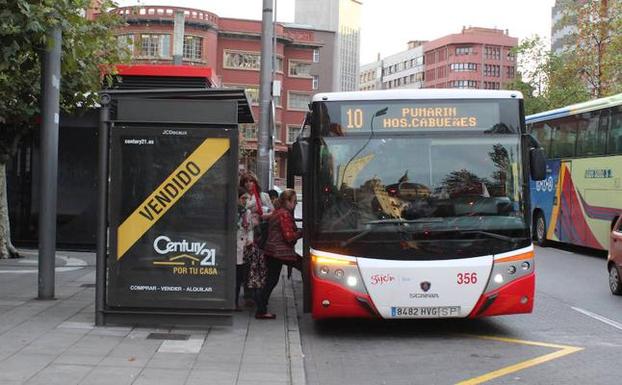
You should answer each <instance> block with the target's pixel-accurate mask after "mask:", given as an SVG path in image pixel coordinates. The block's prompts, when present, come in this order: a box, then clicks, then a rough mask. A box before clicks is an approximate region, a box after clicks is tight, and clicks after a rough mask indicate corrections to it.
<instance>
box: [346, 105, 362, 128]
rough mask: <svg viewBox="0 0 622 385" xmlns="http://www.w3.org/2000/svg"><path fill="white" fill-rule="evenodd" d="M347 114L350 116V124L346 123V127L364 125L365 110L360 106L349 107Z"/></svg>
mask: <svg viewBox="0 0 622 385" xmlns="http://www.w3.org/2000/svg"><path fill="white" fill-rule="evenodd" d="M346 115H347V117H348V124H347V125H346V128H361V127H363V110H361V109H360V108H348V110H347V111H346Z"/></svg>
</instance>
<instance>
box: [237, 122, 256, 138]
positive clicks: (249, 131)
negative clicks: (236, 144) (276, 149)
mask: <svg viewBox="0 0 622 385" xmlns="http://www.w3.org/2000/svg"><path fill="white" fill-rule="evenodd" d="M240 133H241V134H242V137H243V138H244V139H246V140H257V124H255V123H251V124H240Z"/></svg>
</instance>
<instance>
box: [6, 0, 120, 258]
mask: <svg viewBox="0 0 622 385" xmlns="http://www.w3.org/2000/svg"><path fill="white" fill-rule="evenodd" d="M90 1H91V0H40V1H37V2H33V1H28V0H0V20H2V22H1V23H0V258H7V257H9V256H16V255H17V253H16V250H15V248H14V247H13V246H12V245H11V242H10V232H9V219H8V207H7V197H6V164H7V162H8V161H9V160H10V158H11V156H13V155H14V153H15V151H16V149H17V146H18V144H19V141H20V139H21V138H22V137H23V136H24V135H25V134H27V133H28V132H29V131H30V130H32V129H33V128H34V127H36V126H37V124H36V122H37V120H38V117H39V115H40V96H41V87H40V84H41V56H42V52H44V50H45V48H46V45H47V44H51V43H50V42H49V41H47V39H46V32H47V31H49V30H50V28H51V27H54V26H60V28H61V30H62V33H63V42H62V63H61V88H60V94H61V95H60V107H61V110H62V111H64V112H67V113H75V112H77V110H79V109H85V108H89V107H92V106H94V105H95V103H96V100H97V91H99V90H100V89H101V87H102V84H103V83H104V82H107V81H110V80H111V79H110V76H111V75H106V76H105V78H102V73H106V74H112V73H113V70H114V64H117V63H124V62H126V61H127V59H128V52H127V51H126V50H125V49H123V48H120V47H119V44H118V43H117V40H116V37H115V35H114V34H113V32H114V30H115V29H116V28H117V27H119V26H120V25H121V23H122V20H121V19H120V18H119V17H117V16H116V15H113V14H110V13H107V12H102V13H101V14H100V15H99V17H98V18H97V19H96V20H87V19H86V18H84V17H83V16H82V15H83V13H84V11H85V10H86V9H87V7H88V6H89V3H90ZM101 3H102V4H101V9H102V10H107V9H110V8H112V7H113V6H114V5H115V4H114V3H112V2H111V1H110V0H104V1H102V2H101Z"/></svg>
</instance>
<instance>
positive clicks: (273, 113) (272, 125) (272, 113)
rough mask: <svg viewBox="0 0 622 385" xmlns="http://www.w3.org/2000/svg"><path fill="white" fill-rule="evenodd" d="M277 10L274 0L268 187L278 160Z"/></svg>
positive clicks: (271, 183)
mask: <svg viewBox="0 0 622 385" xmlns="http://www.w3.org/2000/svg"><path fill="white" fill-rule="evenodd" d="M276 12H277V0H274V18H273V19H272V31H273V38H272V79H271V82H270V126H269V127H270V148H269V149H268V151H269V154H270V156H269V161H268V189H271V188H272V186H274V163H275V160H276V153H275V152H274V135H275V130H276V106H275V105H274V78H275V76H274V73H275V72H276V34H277V32H276Z"/></svg>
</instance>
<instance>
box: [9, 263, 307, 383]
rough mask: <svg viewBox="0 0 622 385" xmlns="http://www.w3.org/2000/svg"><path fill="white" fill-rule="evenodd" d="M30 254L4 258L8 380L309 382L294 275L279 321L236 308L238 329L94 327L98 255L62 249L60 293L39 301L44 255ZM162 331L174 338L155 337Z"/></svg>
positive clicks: (283, 289)
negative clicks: (40, 263) (39, 265)
mask: <svg viewBox="0 0 622 385" xmlns="http://www.w3.org/2000/svg"><path fill="white" fill-rule="evenodd" d="M25 255H26V256H25V258H21V259H11V260H0V384H2V385H14V384H28V385H31V384H32V385H34V384H42V385H43V384H45V385H48V384H50V385H51V384H63V385H71V384H80V385H104V384H111V385H124V384H136V385H142V384H149V385H153V384H158V385H169V384H171V385H173V384H175V385H176V384H180V385H185V384H188V385H191V384H201V385H221V384H227V385H231V384H235V385H251V384H258V385H262V384H266V385H267V384H274V385H281V384H292V385H303V384H304V383H305V373H304V365H303V358H302V348H301V345H300V334H299V331H298V318H297V316H296V307H295V304H294V296H293V290H292V281H289V280H286V279H285V278H284V276H283V277H282V279H281V283H279V285H278V286H277V287H276V288H275V290H274V293H273V294H272V298H271V300H270V309H271V310H272V311H273V312H275V313H276V314H277V319H276V320H256V319H255V318H254V317H253V315H254V312H253V311H251V310H249V311H244V312H239V313H235V317H234V322H233V326H226V327H225V326H219V327H206V329H205V330H182V329H147V328H131V327H95V326H94V324H93V320H94V316H95V315H94V312H95V305H94V301H95V287H94V284H95V265H94V264H95V256H94V255H93V254H92V253H77V252H62V251H61V252H58V253H57V272H56V300H53V301H39V300H37V299H35V297H36V296H37V265H36V260H37V255H36V252H29V251H25ZM284 272H285V270H284ZM151 333H158V334H159V335H151V336H150V334H151ZM162 335H163V337H165V338H168V339H165V340H162V339H152V338H153V337H162ZM148 337H149V338H148Z"/></svg>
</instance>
